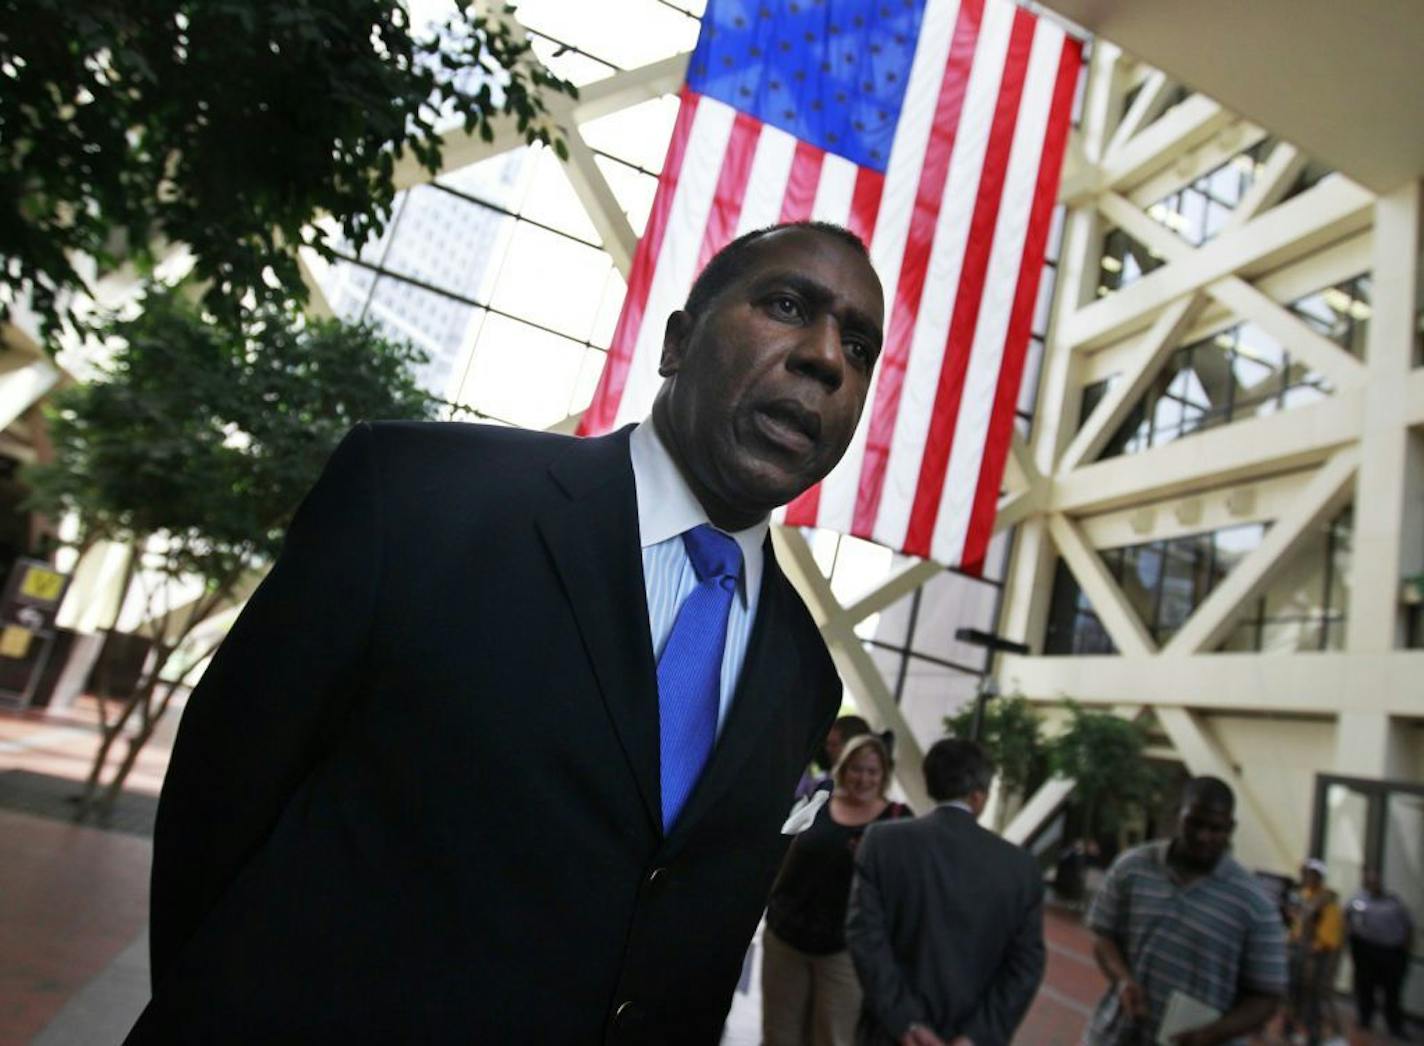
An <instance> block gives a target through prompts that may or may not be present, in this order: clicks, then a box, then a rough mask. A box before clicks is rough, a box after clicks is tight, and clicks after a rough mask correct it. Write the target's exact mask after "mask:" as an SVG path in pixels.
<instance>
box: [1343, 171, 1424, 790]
mask: <svg viewBox="0 0 1424 1046" xmlns="http://www.w3.org/2000/svg"><path fill="white" fill-rule="evenodd" d="M1421 222H1424V199H1422V198H1421V185H1420V183H1414V184H1411V185H1407V186H1405V187H1403V188H1401V189H1399V190H1397V191H1396V192H1393V193H1389V194H1387V195H1384V196H1381V197H1380V198H1379V201H1378V202H1377V203H1376V204H1375V228H1374V251H1373V259H1372V261H1373V265H1372V269H1373V272H1372V278H1373V293H1372V299H1373V300H1372V302H1371V310H1372V313H1371V317H1370V331H1369V340H1368V344H1367V353H1368V359H1367V360H1366V367H1367V368H1368V371H1369V376H1370V378H1369V381H1368V383H1367V384H1366V386H1365V390H1364V397H1365V403H1364V411H1363V424H1362V431H1361V437H1360V452H1361V453H1360V469H1359V473H1358V477H1357V479H1356V483H1355V513H1354V544H1353V552H1352V554H1351V557H1350V574H1351V578H1350V581H1351V584H1350V605H1349V608H1348V615H1349V618H1348V621H1347V623H1346V632H1345V642H1346V648H1347V649H1348V650H1349V651H1351V652H1352V653H1384V652H1388V651H1392V650H1395V649H1397V648H1398V647H1399V646H1400V645H1401V640H1402V638H1403V628H1404V619H1403V614H1402V613H1401V607H1400V599H1399V596H1400V581H1401V579H1402V578H1403V577H1404V576H1405V575H1406V574H1410V573H1414V572H1416V571H1418V570H1420V569H1421V568H1424V451H1421V437H1420V435H1419V433H1417V432H1411V431H1410V429H1409V427H1408V411H1407V400H1408V381H1407V379H1408V377H1409V372H1410V371H1411V369H1412V368H1413V365H1414V359H1413V356H1414V331H1415V325H1416V323H1417V322H1418V318H1417V317H1418V310H1419V284H1420V247H1421V243H1424V236H1421ZM1341 696H1342V698H1343V697H1345V695H1341ZM1401 734H1402V731H1401V728H1400V727H1399V726H1398V725H1397V724H1396V723H1395V722H1394V721H1393V720H1391V718H1390V717H1389V716H1387V715H1384V714H1382V713H1379V712H1362V711H1350V710H1348V707H1347V708H1346V709H1343V710H1342V711H1341V714H1340V717H1339V721H1338V724H1337V726H1336V735H1335V769H1336V771H1337V772H1340V773H1347V774H1352V775H1355V776H1360V777H1392V776H1402V775H1404V773H1405V772H1406V769H1407V756H1406V752H1405V749H1404V741H1403V738H1402V736H1401Z"/></svg>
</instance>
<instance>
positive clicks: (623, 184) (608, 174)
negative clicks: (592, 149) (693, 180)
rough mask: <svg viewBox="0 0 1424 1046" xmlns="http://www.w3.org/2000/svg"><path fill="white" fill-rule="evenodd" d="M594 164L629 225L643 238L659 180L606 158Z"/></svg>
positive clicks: (595, 159) (603, 157) (597, 158)
mask: <svg viewBox="0 0 1424 1046" xmlns="http://www.w3.org/2000/svg"><path fill="white" fill-rule="evenodd" d="M594 162H595V163H596V164H598V169H599V170H600V171H602V172H603V177H604V179H605V180H606V181H607V182H608V187H609V188H610V189H612V190H613V196H614V198H615V199H616V200H617V201H618V206H619V207H621V208H623V213H624V214H625V215H627V217H628V224H629V225H631V226H632V227H633V231H634V232H635V233H637V234H638V235H639V236H642V235H643V229H644V227H645V226H646V225H647V224H648V212H650V211H651V210H652V209H653V196H654V194H655V193H657V191H658V180H657V178H655V177H654V176H652V175H650V174H644V173H643V172H642V171H635V170H634V169H633V168H631V167H629V166H628V165H627V164H622V163H619V162H618V161H617V160H611V159H609V158H608V157H606V156H595V157H594Z"/></svg>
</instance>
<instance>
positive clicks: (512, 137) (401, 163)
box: [394, 54, 689, 189]
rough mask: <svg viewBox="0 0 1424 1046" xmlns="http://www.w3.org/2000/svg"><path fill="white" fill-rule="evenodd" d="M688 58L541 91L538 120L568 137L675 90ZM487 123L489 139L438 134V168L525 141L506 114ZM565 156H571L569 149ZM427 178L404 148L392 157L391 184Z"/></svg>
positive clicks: (454, 165) (459, 133)
mask: <svg viewBox="0 0 1424 1046" xmlns="http://www.w3.org/2000/svg"><path fill="white" fill-rule="evenodd" d="M688 58H689V55H688V54H678V55H673V56H672V57H671V58H664V59H661V60H660V61H657V62H651V63H649V64H648V65H645V66H640V67H639V68H637V69H628V70H624V71H620V72H617V73H614V74H613V75H611V76H608V77H605V78H604V79H602V80H596V81H594V82H593V83H591V84H585V85H584V86H582V87H580V88H579V97H578V98H577V99H574V98H570V97H568V96H567V95H562V94H551V95H547V96H546V97H545V99H544V101H545V104H546V106H547V107H548V113H547V114H546V115H545V117H544V121H543V123H544V125H545V126H547V127H549V128H550V129H551V130H553V131H555V132H556V133H558V134H561V135H562V136H563V137H564V138H565V140H568V137H569V131H570V130H572V129H574V128H576V127H577V126H578V124H580V123H583V122H585V121H587V120H596V119H597V118H598V117H600V116H607V115H608V114H609V113H615V112H618V111H619V110H621V109H625V108H627V107H628V106H630V105H636V104H637V103H638V102H643V101H647V100H649V99H652V98H658V97H661V96H662V95H665V94H668V93H670V92H672V91H676V90H677V89H678V88H679V87H680V86H681V85H682V81H683V79H684V77H685V76H686V72H687V60H688ZM490 127H491V131H492V135H491V138H490V140H489V141H485V140H484V139H483V138H481V137H480V135H479V134H478V133H473V134H472V133H470V132H468V131H466V130H464V129H463V128H459V129H456V130H452V131H450V132H448V133H446V134H445V135H443V136H442V137H441V140H440V149H441V160H440V168H441V171H442V172H443V171H456V170H459V169H460V168H462V167H468V166H469V165H470V164H472V163H479V162H480V161H481V160H487V159H489V158H490V157H492V156H498V155H499V154H500V153H506V152H509V151H510V150H511V149H518V148H520V147H521V146H523V145H524V144H525V133H524V132H523V131H521V130H520V129H519V125H518V123H517V121H516V120H515V119H514V117H512V116H498V117H495V118H494V119H493V120H491V121H490ZM570 152H571V153H572V150H570ZM570 159H571V160H572V159H573V157H572V155H571V156H570ZM430 178H431V175H430V172H429V171H427V170H426V169H425V168H424V167H422V166H421V165H420V163H419V162H418V161H417V160H416V158H415V156H414V155H413V154H412V153H411V152H410V151H409V150H407V151H406V152H405V154H404V155H403V156H402V157H401V158H400V159H399V160H397V161H396V166H395V176H394V181H395V186H396V188H397V189H408V188H410V187H411V186H412V185H420V184H422V183H424V182H428V181H430Z"/></svg>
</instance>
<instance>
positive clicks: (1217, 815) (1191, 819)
mask: <svg viewBox="0 0 1424 1046" xmlns="http://www.w3.org/2000/svg"><path fill="white" fill-rule="evenodd" d="M1235 828H1236V822H1235V821H1234V820H1233V819H1232V817H1231V811H1229V810H1223V809H1222V808H1221V807H1219V806H1212V805H1206V804H1203V803H1189V804H1188V805H1186V806H1184V807H1182V809H1181V812H1180V814H1179V815H1178V819H1177V853H1178V855H1179V856H1180V857H1181V859H1182V860H1183V861H1184V862H1185V863H1187V864H1190V865H1193V866H1195V867H1197V868H1201V869H1203V870H1210V869H1211V868H1214V867H1215V866H1216V862H1217V861H1219V860H1221V855H1222V854H1224V853H1225V852H1226V847H1227V846H1228V845H1229V844H1230V842H1231V833H1232V832H1233V831H1234V830H1235Z"/></svg>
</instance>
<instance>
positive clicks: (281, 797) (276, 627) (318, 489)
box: [150, 425, 379, 988]
mask: <svg viewBox="0 0 1424 1046" xmlns="http://www.w3.org/2000/svg"><path fill="white" fill-rule="evenodd" d="M374 440H375V435H374V433H373V432H372V430H371V429H370V428H369V427H368V426H365V425H361V426H358V427H357V428H355V429H353V430H352V431H351V432H350V433H349V434H348V435H347V437H346V438H345V440H343V442H342V444H341V446H340V447H338V448H337V450H336V451H335V453H334V454H333V455H332V458H331V460H330V461H329V462H328V463H327V466H326V469H325V471H324V472H323V474H322V476H321V478H320V479H319V480H318V482H317V484H316V486H315V487H313V489H312V491H311V492H310V493H309V494H308V495H307V497H306V499H305V501H304V502H303V503H302V506H301V508H300V509H299V510H298V512H297V515H296V518H295V519H294V520H293V521H292V524H291V526H290V527H289V528H288V531H287V536H286V540H285V542H284V544H283V548H282V553H281V555H280V557H279V558H278V560H277V562H276V564H275V565H274V566H273V568H272V570H271V572H270V573H269V574H268V576H267V578H266V580H264V581H263V583H262V584H261V586H260V587H259V588H258V589H257V591H256V592H255V593H254V594H253V596H252V598H251V600H250V601H249V602H248V605H247V608H246V609H245V610H244V611H243V613H242V615H241V617H240V618H239V620H238V621H237V623H236V625H234V626H233V629H232V631H231V633H229V635H228V637H227V639H226V640H225V641H224V642H223V645H222V647H221V649H220V650H219V651H218V653H217V655H216V656H215V657H214V658H213V661H212V663H211V664H210V665H209V667H208V670H207V672H206V673H205V674H204V676H203V679H202V681H201V682H200V684H199V685H198V686H197V688H196V689H195V690H194V691H193V694H192V696H191V697H190V698H189V701H188V705H187V708H186V709H185V710H184V714H183V721H182V723H181V726H180V729H179V731H178V737H177V741H176V743H175V745H174V749H173V756H172V760H171V761H170V763H169V768H168V774H167V777H166V779H165V780H164V784H163V794H162V797H161V799H160V802H159V808H158V818H157V823H156V826H155V831H154V850H153V881H152V902H151V916H150V920H151V931H152V933H151V943H150V947H151V949H152V963H151V965H152V976H153V983H154V986H155V988H156V987H157V986H158V984H159V983H160V981H161V980H162V978H163V976H164V975H165V973H166V972H167V971H168V970H169V968H170V966H171V965H172V963H173V961H174V959H175V957H176V955H177V953H178V952H179V951H180V950H181V949H182V947H183V945H184V944H185V943H186V942H187V941H188V940H189V939H190V938H191V937H192V936H193V935H194V933H195V932H196V931H197V929H198V927H199V926H200V924H201V923H202V921H203V919H204V918H205V917H206V916H207V915H208V913H209V912H210V911H211V910H212V909H213V907H214V906H215V905H216V904H217V903H218V901H219V899H220V898H221V897H222V895H223V894H224V892H225V891H226V890H227V889H228V888H229V887H230V886H231V884H232V881H233V879H234V877H235V876H236V875H237V873H238V872H239V871H240V870H241V868H242V867H243V865H244V864H245V863H246V862H247V860H248V859H249V858H250V857H251V856H252V854H253V852H254V851H255V850H256V849H257V848H258V846H259V845H260V844H261V842H262V841H263V839H265V838H266V837H267V835H268V834H269V833H270V832H271V830H272V828H273V826H274V825H275V824H276V822H277V819H278V817H279V816H280V815H281V813H282V810H283V808H284V806H285V804H286V802H287V800H288V799H289V798H290V797H291V795H292V793H293V791H294V790H295V789H296V788H297V786H298V785H299V784H300V783H301V782H302V780H303V779H304V778H305V777H306V776H307V775H308V773H309V772H310V771H311V769H312V767H313V766H314V765H315V764H316V763H317V761H318V760H319V759H320V758H321V756H322V754H323V752H324V751H325V746H326V742H327V740H328V739H329V738H330V736H331V735H332V733H333V732H334V731H335V730H337V729H339V728H340V725H341V722H342V721H343V719H344V715H343V713H344V710H345V708H346V707H347V706H349V704H350V699H351V698H352V696H353V694H354V693H355V692H356V691H357V690H358V689H359V686H360V667H359V663H360V660H361V657H362V655H363V653H364V651H365V646H366V637H367V634H368V632H369V629H370V622H371V620H372V616H373V611H374V602H375V587H376V582H375V578H376V571H377V566H378V562H377V556H378V541H377V530H378V525H379V521H378V504H377V485H376V482H375V478H374V471H375V462H374V448H373V443H374Z"/></svg>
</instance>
